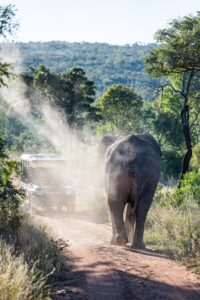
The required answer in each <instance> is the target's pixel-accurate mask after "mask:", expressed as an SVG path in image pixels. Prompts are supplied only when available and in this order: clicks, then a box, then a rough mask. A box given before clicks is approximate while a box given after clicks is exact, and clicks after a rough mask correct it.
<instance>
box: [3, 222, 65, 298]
mask: <svg viewBox="0 0 200 300" xmlns="http://www.w3.org/2000/svg"><path fill="white" fill-rule="evenodd" d="M65 246H66V245H63V244H62V249H61V247H60V245H59V243H56V242H54V241H53V240H52V239H51V238H50V237H49V236H48V234H47V232H46V230H45V228H44V227H42V226H37V225H34V224H33V223H32V222H31V221H30V220H29V219H26V220H24V222H23V223H22V225H21V227H20V228H19V229H17V230H16V231H10V232H6V233H5V232H4V234H2V235H1V238H0V299H1V300H29V299H31V300H36V299H38V300H40V299H50V297H49V295H50V287H51V285H52V284H53V283H54V282H55V281H56V280H57V279H58V277H59V276H60V274H61V272H62V266H64V265H63V249H64V248H65Z"/></svg>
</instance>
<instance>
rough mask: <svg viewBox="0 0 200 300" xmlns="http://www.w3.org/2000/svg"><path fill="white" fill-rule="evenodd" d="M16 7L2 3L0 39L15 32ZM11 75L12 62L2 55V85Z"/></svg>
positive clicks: (0, 10) (0, 65)
mask: <svg viewBox="0 0 200 300" xmlns="http://www.w3.org/2000/svg"><path fill="white" fill-rule="evenodd" d="M14 16H15V9H14V6H13V5H6V6H1V5H0V39H2V38H5V37H6V36H7V35H10V34H13V32H14V30H15V28H16V27H17V25H18V24H17V23H16V22H15V21H14ZM10 75H11V72H10V64H8V63H6V62H4V61H3V59H2V58H1V57H0V87H1V86H3V85H5V80H6V78H9V77H10Z"/></svg>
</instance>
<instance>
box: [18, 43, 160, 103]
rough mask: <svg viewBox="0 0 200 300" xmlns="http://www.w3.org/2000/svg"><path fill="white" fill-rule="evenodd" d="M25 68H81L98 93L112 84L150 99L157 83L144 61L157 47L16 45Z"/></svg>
mask: <svg viewBox="0 0 200 300" xmlns="http://www.w3.org/2000/svg"><path fill="white" fill-rule="evenodd" d="M16 45H17V47H18V48H19V50H20V53H21V55H22V58H23V64H24V66H25V67H28V66H32V67H37V66H38V65H39V64H42V65H44V66H46V67H48V68H50V69H51V70H52V71H59V72H63V71H65V70H66V69H70V68H75V67H80V68H83V69H84V70H85V71H86V73H87V76H88V78H90V79H92V80H93V81H94V82H95V83H96V85H97V90H98V91H99V92H103V91H104V90H105V88H106V87H107V86H110V85H112V84H119V83H120V84H124V85H128V86H131V87H134V88H136V90H137V92H138V93H139V94H140V95H141V96H142V97H143V98H144V99H146V100H151V99H152V98H153V90H154V88H155V86H156V83H157V84H158V81H155V80H152V78H151V77H150V76H149V75H147V74H145V72H144V58H145V57H146V55H147V53H148V52H149V51H150V50H151V49H153V48H155V47H156V45H155V44H148V45H140V44H137V43H135V44H133V45H125V46H117V45H109V44H101V43H93V44H91V43H85V42H83V43H67V42H62V41H52V42H45V43H44V42H29V43H17V44H16Z"/></svg>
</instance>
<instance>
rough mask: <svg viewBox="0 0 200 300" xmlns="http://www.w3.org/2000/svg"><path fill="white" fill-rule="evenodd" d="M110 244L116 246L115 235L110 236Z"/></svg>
mask: <svg viewBox="0 0 200 300" xmlns="http://www.w3.org/2000/svg"><path fill="white" fill-rule="evenodd" d="M110 244H111V245H116V242H115V235H113V236H112V238H111V240H110Z"/></svg>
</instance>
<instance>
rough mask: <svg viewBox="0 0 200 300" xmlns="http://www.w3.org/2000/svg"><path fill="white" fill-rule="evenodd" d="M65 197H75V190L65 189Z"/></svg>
mask: <svg viewBox="0 0 200 300" xmlns="http://www.w3.org/2000/svg"><path fill="white" fill-rule="evenodd" d="M65 195H66V196H73V195H74V190H73V189H72V188H71V187H65Z"/></svg>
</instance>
